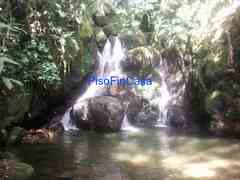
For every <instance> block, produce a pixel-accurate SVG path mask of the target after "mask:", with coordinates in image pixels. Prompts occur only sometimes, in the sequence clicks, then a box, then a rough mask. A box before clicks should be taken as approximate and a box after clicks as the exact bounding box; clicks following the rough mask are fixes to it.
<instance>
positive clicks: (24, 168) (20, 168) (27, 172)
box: [9, 162, 34, 180]
mask: <svg viewBox="0 0 240 180" xmlns="http://www.w3.org/2000/svg"><path fill="white" fill-rule="evenodd" d="M12 172H13V173H10V175H9V180H28V179H30V178H31V177H32V175H33V173H34V169H33V167H32V166H30V165H28V164H26V163H22V162H13V163H12Z"/></svg>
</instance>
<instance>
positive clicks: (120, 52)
mask: <svg viewBox="0 0 240 180" xmlns="http://www.w3.org/2000/svg"><path fill="white" fill-rule="evenodd" d="M125 54H126V50H125V48H124V47H123V46H122V44H121V42H120V40H119V38H116V39H115V42H114V44H112V43H111V42H110V41H109V40H107V42H106V44H105V47H104V49H103V52H102V53H100V52H98V67H97V70H96V72H95V75H96V76H97V77H99V78H106V77H110V76H117V77H119V78H124V77H125V76H126V75H125V74H123V72H122V68H121V61H123V60H124V58H125ZM105 88H106V87H103V86H97V85H96V83H94V82H93V83H91V84H90V85H89V87H88V88H87V90H86V91H85V92H84V93H83V94H82V95H81V96H80V97H79V98H78V99H77V100H76V102H75V103H74V106H78V107H81V108H83V109H85V112H87V110H86V108H87V103H86V102H85V100H86V99H88V98H92V97H97V96H101V95H102V94H103V93H104V92H105V90H106V89H105ZM85 117H86V115H85ZM62 124H63V127H64V129H65V130H66V131H68V130H75V129H77V128H76V126H75V125H74V122H73V121H72V120H71V118H70V109H68V110H67V111H66V113H65V114H64V116H63V118H62ZM126 126H128V127H130V126H131V125H130V124H129V123H128V120H127V118H126V115H125V117H124V120H123V129H125V128H126Z"/></svg>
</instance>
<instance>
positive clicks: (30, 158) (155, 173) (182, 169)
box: [14, 128, 240, 180]
mask: <svg viewBox="0 0 240 180" xmlns="http://www.w3.org/2000/svg"><path fill="white" fill-rule="evenodd" d="M14 151H16V152H17V154H18V156H19V157H20V158H21V160H23V161H25V162H27V163H29V164H31V165H32V166H33V167H34V168H35V175H34V177H33V178H32V180H58V179H65V180H190V179H191V180H192V179H193V180H194V179H200V180H205V179H207V180H208V179H209V180H216V179H218V180H222V179H223V180H225V179H227V180H231V179H236V180H237V179H240V171H239V168H240V143H239V141H237V140H229V139H219V138H200V137H191V136H188V135H182V134H176V133H173V131H172V130H169V129H167V128H162V129H161V128H154V129H141V130H139V131H134V132H120V133H116V134H98V133H94V132H84V131H80V132H68V133H65V134H63V135H61V136H59V137H58V138H57V139H56V140H55V141H54V143H53V144H47V145H46V144H41V145H22V146H20V148H19V147H18V149H17V150H14Z"/></svg>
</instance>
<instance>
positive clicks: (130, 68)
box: [122, 46, 161, 77]
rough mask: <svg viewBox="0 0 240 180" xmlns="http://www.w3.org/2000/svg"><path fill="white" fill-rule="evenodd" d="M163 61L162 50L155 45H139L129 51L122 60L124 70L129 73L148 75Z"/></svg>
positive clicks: (141, 75) (139, 75)
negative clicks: (154, 46)
mask: <svg viewBox="0 0 240 180" xmlns="http://www.w3.org/2000/svg"><path fill="white" fill-rule="evenodd" d="M160 61H161V54H160V52H159V51H158V50H157V49H155V48H153V47H144V46H142V47H137V48H134V49H132V50H130V51H128V53H127V58H126V60H125V61H123V62H122V67H123V70H124V71H125V72H126V73H128V74H129V75H133V76H138V77H146V76H147V75H149V74H151V72H152V71H153V69H154V68H155V67H156V66H157V65H159V63H160Z"/></svg>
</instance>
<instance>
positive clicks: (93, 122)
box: [71, 96, 124, 132]
mask: <svg viewBox="0 0 240 180" xmlns="http://www.w3.org/2000/svg"><path fill="white" fill-rule="evenodd" d="M85 103H87V104H84V105H83V106H84V108H83V106H74V107H73V109H72V112H71V116H72V118H73V120H74V121H75V122H76V125H77V127H78V128H84V129H92V130H96V131H103V132H114V131H119V130H120V129H121V124H122V120H123V117H124V108H123V105H122V103H121V101H120V100H119V99H118V98H115V97H111V96H99V97H94V98H90V99H88V100H87V101H86V102H85Z"/></svg>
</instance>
